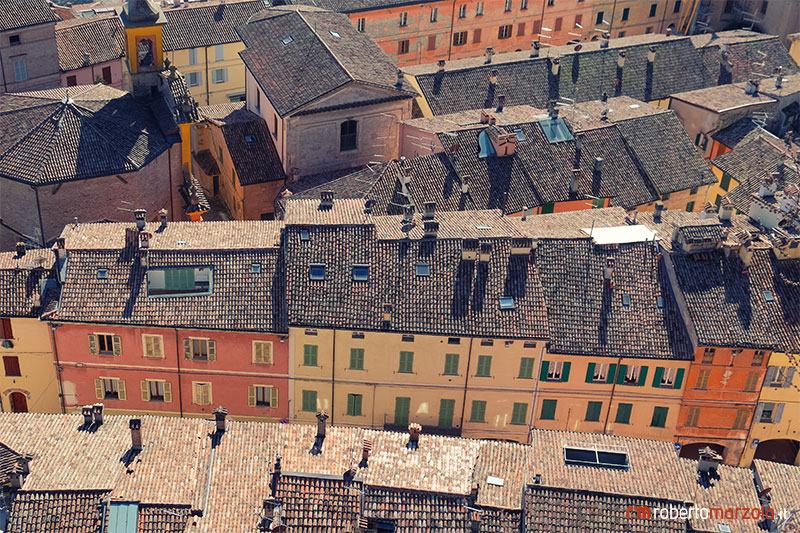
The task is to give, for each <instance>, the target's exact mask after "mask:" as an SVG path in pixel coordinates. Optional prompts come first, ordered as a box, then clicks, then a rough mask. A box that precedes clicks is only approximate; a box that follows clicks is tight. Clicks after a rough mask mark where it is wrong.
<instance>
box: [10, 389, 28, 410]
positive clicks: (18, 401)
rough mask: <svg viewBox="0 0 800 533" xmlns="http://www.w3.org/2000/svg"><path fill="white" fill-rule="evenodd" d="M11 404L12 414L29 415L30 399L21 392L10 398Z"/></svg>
mask: <svg viewBox="0 0 800 533" xmlns="http://www.w3.org/2000/svg"><path fill="white" fill-rule="evenodd" d="M8 399H9V401H10V402H11V412H12V413H27V412H28V399H27V398H26V397H25V395H24V394H23V393H21V392H12V393H11V394H10V395H9V396H8Z"/></svg>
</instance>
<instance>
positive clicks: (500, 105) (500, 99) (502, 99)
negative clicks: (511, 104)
mask: <svg viewBox="0 0 800 533" xmlns="http://www.w3.org/2000/svg"><path fill="white" fill-rule="evenodd" d="M505 104H506V95H504V94H498V95H497V109H495V113H502V112H503V106H505Z"/></svg>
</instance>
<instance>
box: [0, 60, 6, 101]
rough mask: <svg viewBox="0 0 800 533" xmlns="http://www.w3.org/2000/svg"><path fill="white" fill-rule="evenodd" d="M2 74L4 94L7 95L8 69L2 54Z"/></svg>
mask: <svg viewBox="0 0 800 533" xmlns="http://www.w3.org/2000/svg"><path fill="white" fill-rule="evenodd" d="M0 73H2V74H3V93H7V92H8V84H7V83H6V67H5V65H4V64H3V54H0Z"/></svg>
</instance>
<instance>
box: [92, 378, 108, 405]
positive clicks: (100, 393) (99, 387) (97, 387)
mask: <svg viewBox="0 0 800 533" xmlns="http://www.w3.org/2000/svg"><path fill="white" fill-rule="evenodd" d="M94 395H95V397H97V399H98V400H102V399H103V398H105V396H106V391H105V388H104V387H103V380H102V379H99V378H98V379H95V380H94Z"/></svg>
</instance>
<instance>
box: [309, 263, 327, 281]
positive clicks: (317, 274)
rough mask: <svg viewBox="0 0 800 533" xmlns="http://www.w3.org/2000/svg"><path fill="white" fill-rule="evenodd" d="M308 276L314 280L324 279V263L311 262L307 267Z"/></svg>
mask: <svg viewBox="0 0 800 533" xmlns="http://www.w3.org/2000/svg"><path fill="white" fill-rule="evenodd" d="M308 277H309V278H311V279H312V280H315V281H321V280H324V279H325V265H323V264H321V263H317V264H313V265H311V266H310V267H309V268H308Z"/></svg>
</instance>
